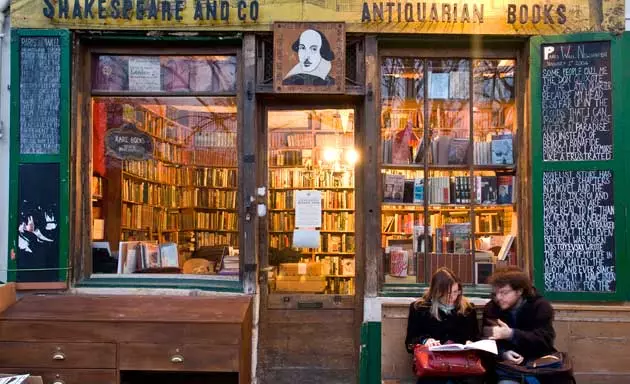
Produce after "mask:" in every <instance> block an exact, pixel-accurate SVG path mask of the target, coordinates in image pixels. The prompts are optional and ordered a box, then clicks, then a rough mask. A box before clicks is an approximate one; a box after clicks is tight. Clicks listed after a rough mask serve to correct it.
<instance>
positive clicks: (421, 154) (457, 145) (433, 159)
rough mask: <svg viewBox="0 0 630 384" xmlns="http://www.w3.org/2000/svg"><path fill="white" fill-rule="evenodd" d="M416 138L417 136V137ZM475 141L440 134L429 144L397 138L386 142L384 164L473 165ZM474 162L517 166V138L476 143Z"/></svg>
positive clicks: (492, 138)
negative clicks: (471, 149)
mask: <svg viewBox="0 0 630 384" xmlns="http://www.w3.org/2000/svg"><path fill="white" fill-rule="evenodd" d="M414 135H415V134H414ZM470 143H471V140H470V138H469V137H468V134H467V133H466V134H464V135H463V137H458V136H455V135H440V136H436V137H434V138H432V139H431V140H430V145H426V142H425V140H424V138H417V137H416V138H413V137H411V138H410V136H409V134H407V135H398V134H396V135H394V136H393V137H392V138H387V139H384V140H383V163H386V164H403V165H405V164H424V162H425V160H426V161H427V162H428V163H429V164H436V165H467V164H469V156H470V153H469V152H470ZM473 163H474V164H478V165H511V164H514V153H513V136H512V134H511V133H505V134H497V135H492V136H490V139H489V141H482V142H476V141H475V142H474V145H473Z"/></svg>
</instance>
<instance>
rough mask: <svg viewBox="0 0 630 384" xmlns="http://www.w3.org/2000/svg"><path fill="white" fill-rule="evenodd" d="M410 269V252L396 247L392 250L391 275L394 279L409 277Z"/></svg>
mask: <svg viewBox="0 0 630 384" xmlns="http://www.w3.org/2000/svg"><path fill="white" fill-rule="evenodd" d="M408 269H409V252H407V251H405V250H403V249H402V248H398V247H394V248H392V249H391V250H390V268H389V271H390V273H389V274H390V275H391V276H394V277H407V271H408Z"/></svg>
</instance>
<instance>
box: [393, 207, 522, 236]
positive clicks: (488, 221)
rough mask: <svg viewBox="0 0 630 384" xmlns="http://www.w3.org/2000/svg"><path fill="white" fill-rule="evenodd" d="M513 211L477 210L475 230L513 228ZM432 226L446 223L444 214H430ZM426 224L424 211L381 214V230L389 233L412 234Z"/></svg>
mask: <svg viewBox="0 0 630 384" xmlns="http://www.w3.org/2000/svg"><path fill="white" fill-rule="evenodd" d="M512 213H513V212H512V211H511V210H505V211H499V212H483V211H481V212H476V213H475V232H476V233H478V234H497V233H504V232H505V231H506V230H507V231H510V230H511V225H512V222H511V221H512ZM467 218H468V216H467V215H466V216H464V217H463V218H462V220H461V222H465V220H466V219H467ZM429 220H430V223H431V224H432V225H431V228H439V227H442V226H444V225H445V220H444V215H441V214H433V215H430V219H429ZM448 223H451V224H453V219H452V218H450V217H449V219H448ZM423 224H424V218H423V215H422V213H417V212H406V213H388V212H386V213H383V214H381V232H382V233H383V234H384V235H388V234H411V233H413V228H414V227H416V226H418V225H423ZM455 224H456V223H455Z"/></svg>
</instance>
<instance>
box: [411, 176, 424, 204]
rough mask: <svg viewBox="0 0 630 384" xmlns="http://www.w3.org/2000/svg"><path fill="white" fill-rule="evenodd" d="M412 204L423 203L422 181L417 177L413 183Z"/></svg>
mask: <svg viewBox="0 0 630 384" xmlns="http://www.w3.org/2000/svg"><path fill="white" fill-rule="evenodd" d="M413 203H414V204H423V203H424V179H423V178H420V177H417V178H415V180H414V183H413Z"/></svg>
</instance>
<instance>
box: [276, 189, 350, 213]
mask: <svg viewBox="0 0 630 384" xmlns="http://www.w3.org/2000/svg"><path fill="white" fill-rule="evenodd" d="M321 192H322V209H354V191H321ZM294 208H295V194H294V191H291V190H289V191H273V190H272V191H270V192H269V209H294Z"/></svg>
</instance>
